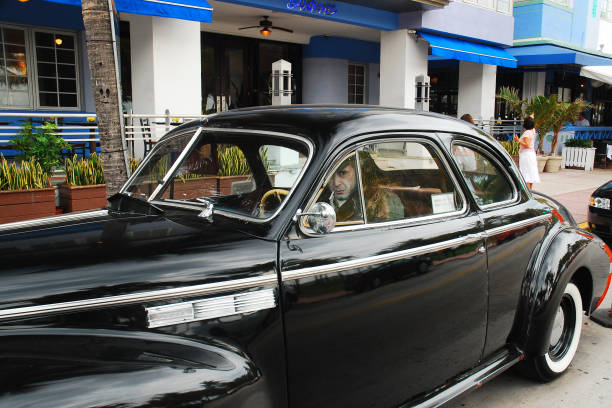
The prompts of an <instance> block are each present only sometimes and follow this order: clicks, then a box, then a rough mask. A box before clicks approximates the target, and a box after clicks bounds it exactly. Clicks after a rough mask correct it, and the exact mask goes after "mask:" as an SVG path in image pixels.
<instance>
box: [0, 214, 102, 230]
mask: <svg viewBox="0 0 612 408" xmlns="http://www.w3.org/2000/svg"><path fill="white" fill-rule="evenodd" d="M107 215H108V210H98V211H89V212H85V213H75V214H62V215H53V216H51V217H45V218H36V219H34V220H27V221H16V222H9V223H7V224H1V225H0V232H2V231H5V230H14V229H16V228H30V227H44V226H45V225H49V224H57V223H58V222H71V221H80V220H85V219H87V218H93V217H105V216H107Z"/></svg>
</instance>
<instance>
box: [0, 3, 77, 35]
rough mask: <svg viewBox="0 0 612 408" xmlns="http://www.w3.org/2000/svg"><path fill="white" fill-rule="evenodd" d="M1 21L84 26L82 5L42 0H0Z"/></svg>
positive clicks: (64, 26) (75, 27) (62, 26)
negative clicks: (67, 4) (24, 0)
mask: <svg viewBox="0 0 612 408" xmlns="http://www.w3.org/2000/svg"><path fill="white" fill-rule="evenodd" d="M0 21H3V22H6V23H19V24H28V25H34V26H42V27H54V28H60V29H66V30H82V29H83V28H84V27H83V17H82V16H81V8H80V7H75V6H66V5H63V4H57V3H50V2H46V1H42V0H30V1H28V2H26V3H20V2H18V1H17V0H0Z"/></svg>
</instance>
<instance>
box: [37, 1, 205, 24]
mask: <svg viewBox="0 0 612 408" xmlns="http://www.w3.org/2000/svg"><path fill="white" fill-rule="evenodd" d="M45 1H50V2H53V3H61V4H68V5H71V6H79V7H81V0H45ZM115 7H117V11H119V12H121V13H132V14H144V15H147V16H155V17H167V18H176V19H179V20H191V21H200V22H202V23H212V12H213V8H212V7H211V6H210V4H208V2H206V0H115Z"/></svg>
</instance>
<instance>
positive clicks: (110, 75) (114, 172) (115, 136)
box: [77, 0, 127, 196]
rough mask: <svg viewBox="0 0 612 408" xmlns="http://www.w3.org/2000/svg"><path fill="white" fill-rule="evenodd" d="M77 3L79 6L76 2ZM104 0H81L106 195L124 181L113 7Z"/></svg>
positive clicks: (112, 192) (123, 151) (119, 187)
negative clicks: (114, 48)
mask: <svg viewBox="0 0 612 408" xmlns="http://www.w3.org/2000/svg"><path fill="white" fill-rule="evenodd" d="M77 4H78V3H77ZM109 4H110V5H112V4H113V3H112V2H108V1H106V0H82V1H81V13H82V16H83V27H84V28H85V36H86V38H87V40H88V41H87V42H86V44H87V60H88V61H89V71H90V73H91V86H92V91H93V96H94V103H95V105H96V115H97V118H98V130H99V134H100V146H101V148H102V152H104V153H103V154H102V161H103V162H104V171H105V176H106V190H107V192H108V195H109V196H112V195H113V194H115V193H116V192H118V191H119V190H120V189H121V187H122V186H123V184H125V182H126V181H127V168H126V162H125V149H124V147H123V141H122V138H121V121H122V118H121V106H120V104H119V101H120V100H121V97H120V89H119V87H118V86H117V78H118V75H119V74H118V73H117V69H116V67H118V66H119V65H118V64H117V60H116V56H115V53H114V52H113V38H114V37H113V35H112V32H113V28H116V27H114V24H115V21H114V19H113V18H112V16H113V9H114V7H112V6H111V9H110V10H109Z"/></svg>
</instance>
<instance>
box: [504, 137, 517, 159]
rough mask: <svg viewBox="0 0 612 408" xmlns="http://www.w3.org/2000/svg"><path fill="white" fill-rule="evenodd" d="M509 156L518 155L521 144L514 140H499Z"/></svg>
mask: <svg viewBox="0 0 612 408" xmlns="http://www.w3.org/2000/svg"><path fill="white" fill-rule="evenodd" d="M500 143H501V145H502V146H503V147H504V149H506V151H507V152H508V153H509V154H510V155H511V156H518V154H519V150H520V148H521V145H520V144H519V142H517V141H516V140H509V141H504V142H500Z"/></svg>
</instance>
